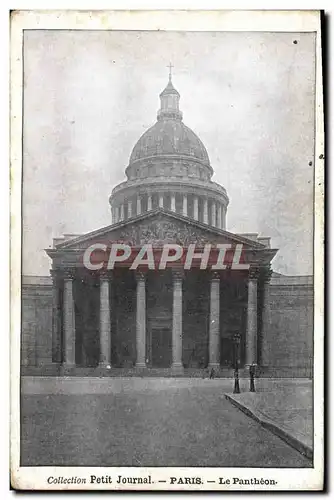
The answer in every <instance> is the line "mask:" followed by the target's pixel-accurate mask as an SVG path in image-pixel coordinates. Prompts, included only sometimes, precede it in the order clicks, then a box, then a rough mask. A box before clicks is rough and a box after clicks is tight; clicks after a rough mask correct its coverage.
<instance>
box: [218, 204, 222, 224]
mask: <svg viewBox="0 0 334 500" xmlns="http://www.w3.org/2000/svg"><path fill="white" fill-rule="evenodd" d="M217 227H218V228H219V229H221V228H222V207H221V204H220V203H217Z"/></svg>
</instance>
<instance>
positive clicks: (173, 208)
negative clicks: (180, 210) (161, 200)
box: [170, 194, 176, 212]
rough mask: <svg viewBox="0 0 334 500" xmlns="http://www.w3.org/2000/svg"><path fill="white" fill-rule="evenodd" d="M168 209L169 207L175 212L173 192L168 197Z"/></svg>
mask: <svg viewBox="0 0 334 500" xmlns="http://www.w3.org/2000/svg"><path fill="white" fill-rule="evenodd" d="M170 209H171V211H172V212H176V205H175V194H171V197H170Z"/></svg>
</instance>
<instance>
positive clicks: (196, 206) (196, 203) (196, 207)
mask: <svg viewBox="0 0 334 500" xmlns="http://www.w3.org/2000/svg"><path fill="white" fill-rule="evenodd" d="M194 219H195V220H198V197H197V196H194Z"/></svg>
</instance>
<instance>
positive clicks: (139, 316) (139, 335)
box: [136, 273, 146, 368]
mask: <svg viewBox="0 0 334 500" xmlns="http://www.w3.org/2000/svg"><path fill="white" fill-rule="evenodd" d="M136 276H137V308H136V346H137V361H136V367H137V368H145V367H146V363H145V359H146V290H145V275H144V274H143V273H138V274H137V275H136Z"/></svg>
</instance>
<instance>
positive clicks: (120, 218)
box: [119, 203, 124, 220]
mask: <svg viewBox="0 0 334 500" xmlns="http://www.w3.org/2000/svg"><path fill="white" fill-rule="evenodd" d="M119 220H124V203H122V204H121V213H120V216H119Z"/></svg>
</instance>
